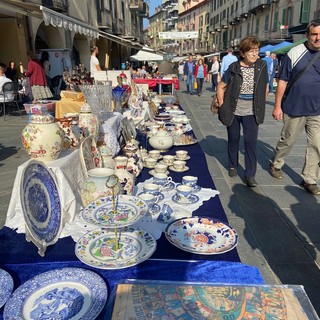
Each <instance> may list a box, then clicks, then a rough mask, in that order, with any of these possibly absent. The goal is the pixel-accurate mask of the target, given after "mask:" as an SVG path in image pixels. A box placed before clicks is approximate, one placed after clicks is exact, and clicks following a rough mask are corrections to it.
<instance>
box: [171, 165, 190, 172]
mask: <svg viewBox="0 0 320 320" xmlns="http://www.w3.org/2000/svg"><path fill="white" fill-rule="evenodd" d="M169 169H170V170H171V171H174V172H186V171H188V170H189V167H187V166H185V167H184V168H183V169H182V170H177V169H175V167H174V166H170V167H169Z"/></svg>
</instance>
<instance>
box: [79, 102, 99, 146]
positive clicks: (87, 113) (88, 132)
mask: <svg viewBox="0 0 320 320" xmlns="http://www.w3.org/2000/svg"><path fill="white" fill-rule="evenodd" d="M79 130H80V136H81V137H82V138H86V137H89V136H93V138H94V140H96V138H97V136H98V133H99V121H98V116H96V115H95V114H93V113H92V111H91V107H90V106H89V105H88V104H84V105H83V106H82V107H81V110H80V113H79Z"/></svg>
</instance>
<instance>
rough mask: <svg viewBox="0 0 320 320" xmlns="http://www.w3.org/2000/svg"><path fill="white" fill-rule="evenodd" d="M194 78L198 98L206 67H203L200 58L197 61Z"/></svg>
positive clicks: (205, 74)
mask: <svg viewBox="0 0 320 320" xmlns="http://www.w3.org/2000/svg"><path fill="white" fill-rule="evenodd" d="M194 76H195V78H196V81H197V85H198V96H200V95H201V93H202V86H203V81H204V79H205V78H206V76H207V67H206V66H205V65H204V63H203V59H202V58H200V59H199V60H198V63H197V65H196V70H195V72H194Z"/></svg>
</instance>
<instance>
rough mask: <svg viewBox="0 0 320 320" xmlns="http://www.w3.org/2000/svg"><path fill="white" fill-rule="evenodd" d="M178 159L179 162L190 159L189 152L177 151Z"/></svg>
mask: <svg viewBox="0 0 320 320" xmlns="http://www.w3.org/2000/svg"><path fill="white" fill-rule="evenodd" d="M176 157H177V159H179V160H185V159H187V158H188V151H186V150H177V151H176Z"/></svg>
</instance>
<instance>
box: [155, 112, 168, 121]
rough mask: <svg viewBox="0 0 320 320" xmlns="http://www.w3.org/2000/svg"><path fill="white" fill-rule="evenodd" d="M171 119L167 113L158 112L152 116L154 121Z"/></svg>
mask: <svg viewBox="0 0 320 320" xmlns="http://www.w3.org/2000/svg"><path fill="white" fill-rule="evenodd" d="M170 119H171V117H170V114H169V113H159V114H158V115H156V116H155V117H154V120H156V121H169V120H170Z"/></svg>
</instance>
